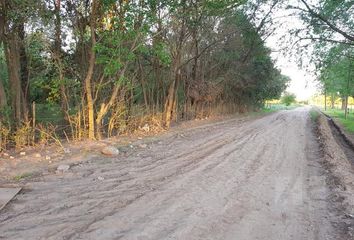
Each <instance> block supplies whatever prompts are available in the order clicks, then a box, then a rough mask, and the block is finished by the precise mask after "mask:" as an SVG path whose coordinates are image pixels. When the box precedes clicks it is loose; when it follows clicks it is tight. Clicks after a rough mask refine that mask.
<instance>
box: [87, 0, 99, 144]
mask: <svg viewBox="0 0 354 240" xmlns="http://www.w3.org/2000/svg"><path fill="white" fill-rule="evenodd" d="M97 10H98V1H97V0H93V2H92V10H91V17H90V31H91V51H90V58H89V63H88V69H87V73H86V77H85V80H84V83H85V94H86V101H87V112H88V128H89V130H88V137H89V139H95V110H94V101H93V98H92V78H93V74H94V68H95V61H96V54H95V49H94V48H95V45H96V35H95V34H96V33H95V30H96V15H97Z"/></svg>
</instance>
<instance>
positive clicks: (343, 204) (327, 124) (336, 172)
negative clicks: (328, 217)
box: [317, 114, 354, 237]
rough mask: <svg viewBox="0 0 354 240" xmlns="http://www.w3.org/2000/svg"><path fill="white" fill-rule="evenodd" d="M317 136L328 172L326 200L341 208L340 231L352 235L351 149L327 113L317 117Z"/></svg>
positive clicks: (353, 153)
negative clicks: (329, 193) (330, 189)
mask: <svg viewBox="0 0 354 240" xmlns="http://www.w3.org/2000/svg"><path fill="white" fill-rule="evenodd" d="M317 123H318V125H317V131H318V139H319V141H320V143H321V147H322V150H323V165H324V168H325V169H326V171H328V173H329V174H328V176H329V177H328V179H327V181H328V185H329V186H330V187H331V188H332V190H333V194H331V196H330V201H331V202H332V203H333V204H334V205H335V206H336V208H337V209H340V210H341V211H342V213H339V214H341V217H342V219H343V226H341V228H343V230H345V231H346V232H347V234H348V235H349V236H350V237H354V162H353V161H354V149H353V148H352V146H351V142H350V141H349V140H348V139H346V138H345V135H344V133H343V131H342V130H341V128H340V127H338V125H336V124H335V123H333V122H332V120H331V119H329V118H328V117H327V116H325V115H323V114H320V115H319V117H318V118H317Z"/></svg>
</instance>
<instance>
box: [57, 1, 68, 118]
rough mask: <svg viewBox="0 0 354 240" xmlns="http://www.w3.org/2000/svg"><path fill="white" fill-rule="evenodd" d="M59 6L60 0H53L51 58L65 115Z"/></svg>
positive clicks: (65, 95) (66, 112)
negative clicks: (56, 70) (53, 32)
mask: <svg viewBox="0 0 354 240" xmlns="http://www.w3.org/2000/svg"><path fill="white" fill-rule="evenodd" d="M60 7H61V0H54V12H55V39H54V49H53V55H54V56H53V58H54V61H55V63H56V67H57V69H58V77H59V82H60V95H61V109H62V112H63V114H64V116H65V115H67V114H68V110H69V100H68V97H67V94H66V87H65V83H64V71H63V67H64V66H63V62H62V52H61V47H62V39H61V17H60Z"/></svg>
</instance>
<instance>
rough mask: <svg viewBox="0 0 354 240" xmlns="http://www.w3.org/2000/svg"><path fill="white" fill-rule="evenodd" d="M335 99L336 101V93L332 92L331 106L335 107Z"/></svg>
mask: <svg viewBox="0 0 354 240" xmlns="http://www.w3.org/2000/svg"><path fill="white" fill-rule="evenodd" d="M334 101H335V98H334V94H333V93H332V95H331V108H332V109H334Z"/></svg>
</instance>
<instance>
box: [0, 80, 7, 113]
mask: <svg viewBox="0 0 354 240" xmlns="http://www.w3.org/2000/svg"><path fill="white" fill-rule="evenodd" d="M6 106H7V98H6V93H5V88H4V84H3V80H2V79H1V76H0V109H3V108H5V107H6Z"/></svg>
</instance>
